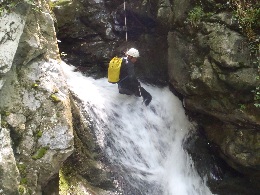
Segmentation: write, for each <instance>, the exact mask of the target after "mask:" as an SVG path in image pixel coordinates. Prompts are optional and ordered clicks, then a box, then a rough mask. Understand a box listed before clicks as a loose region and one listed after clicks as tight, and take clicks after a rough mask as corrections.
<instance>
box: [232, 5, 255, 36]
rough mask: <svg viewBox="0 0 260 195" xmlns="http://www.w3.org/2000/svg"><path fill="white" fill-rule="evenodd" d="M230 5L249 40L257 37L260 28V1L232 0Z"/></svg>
mask: <svg viewBox="0 0 260 195" xmlns="http://www.w3.org/2000/svg"><path fill="white" fill-rule="evenodd" d="M229 5H230V7H231V8H232V9H233V11H234V16H235V18H236V19H237V21H238V24H239V27H240V28H241V30H242V32H243V33H244V34H245V35H246V36H247V37H248V39H249V40H251V41H252V40H256V39H257V31H258V29H259V28H260V2H259V1H258V2H256V1H255V0H230V1H229Z"/></svg>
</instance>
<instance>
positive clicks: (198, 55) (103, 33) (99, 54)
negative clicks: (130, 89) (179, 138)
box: [54, 0, 260, 181]
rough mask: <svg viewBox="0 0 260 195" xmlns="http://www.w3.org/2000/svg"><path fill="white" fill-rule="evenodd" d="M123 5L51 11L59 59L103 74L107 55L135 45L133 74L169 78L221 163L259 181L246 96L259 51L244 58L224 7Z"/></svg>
mask: <svg viewBox="0 0 260 195" xmlns="http://www.w3.org/2000/svg"><path fill="white" fill-rule="evenodd" d="M123 2H124V1H123V0H118V1H98V2H97V1H91V0H89V1H81V0H76V1H73V2H71V3H69V4H67V5H66V6H64V7H56V8H55V9H54V12H55V14H56V18H57V27H58V29H59V32H58V37H59V39H61V43H60V48H61V50H62V51H64V52H65V53H68V54H69V55H68V56H70V57H67V58H66V57H65V58H64V59H65V60H67V61H68V62H71V63H73V64H74V65H76V66H84V67H85V68H84V70H87V71H89V72H91V74H93V73H96V72H100V71H102V70H103V71H104V72H105V70H106V68H107V66H106V64H107V62H108V60H109V59H110V58H111V57H112V56H113V55H115V54H120V52H121V51H123V50H124V49H125V48H127V47H132V46H134V47H137V48H138V49H139V50H140V53H141V58H140V64H142V65H143V66H138V68H137V69H138V70H137V71H138V73H140V72H141V73H142V74H141V75H142V76H144V77H146V79H147V78H149V79H151V80H156V81H160V80H163V81H167V80H169V82H170V84H171V85H172V86H174V88H175V89H176V91H177V92H178V93H179V94H180V96H182V98H183V102H184V106H185V108H186V109H187V110H188V111H191V112H192V113H193V117H194V118H195V119H196V120H197V121H198V123H199V125H200V126H201V127H203V129H204V131H205V133H206V135H207V138H208V140H209V141H212V142H213V143H214V144H216V145H217V146H218V148H219V150H218V151H219V154H220V155H221V156H222V158H223V159H225V161H226V162H227V163H228V164H229V165H230V166H232V167H233V168H235V169H236V170H238V171H239V172H241V173H243V174H246V175H249V176H250V177H253V178H259V164H260V154H259V143H260V142H259V127H260V126H259V125H260V118H259V112H260V111H259V108H257V107H256V106H255V105H254V104H256V103H259V102H256V100H255V98H257V97H256V96H255V95H257V94H256V93H257V92H255V93H252V90H255V89H257V87H258V86H259V84H260V82H259V79H258V78H259V72H258V68H259V67H258V66H259V59H257V55H259V48H256V49H255V50H254V51H253V52H252V41H251V43H250V41H249V39H248V37H246V36H245V33H244V32H243V31H241V29H240V28H239V24H238V21H237V20H235V19H234V15H232V9H230V7H229V4H226V1H222V0H215V1H208V0H203V1H190V0H185V1H183V0H182V1H180V0H176V1H168V0H162V1H158V0H152V1H131V2H127V4H126V11H125V12H124V9H123ZM71 6H72V7H73V8H75V9H70V7H71ZM124 13H126V16H127V29H128V31H127V32H128V41H127V42H125V31H124V25H125V24H124ZM192 14H193V15H192ZM257 17H259V16H257ZM258 25H259V24H258ZM258 27H259V26H258ZM257 37H258V39H257ZM257 44H258V46H259V32H258V34H256V38H255V42H254V45H256V46H257ZM105 73H106V72H105ZM105 73H104V74H103V75H102V76H104V75H105ZM258 181H259V179H258Z"/></svg>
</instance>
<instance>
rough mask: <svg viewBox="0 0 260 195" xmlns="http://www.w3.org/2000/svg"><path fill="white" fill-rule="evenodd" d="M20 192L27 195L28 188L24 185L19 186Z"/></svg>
mask: <svg viewBox="0 0 260 195" xmlns="http://www.w3.org/2000/svg"><path fill="white" fill-rule="evenodd" d="M18 191H19V194H20V195H22V194H26V188H25V187H24V186H23V185H19V188H18Z"/></svg>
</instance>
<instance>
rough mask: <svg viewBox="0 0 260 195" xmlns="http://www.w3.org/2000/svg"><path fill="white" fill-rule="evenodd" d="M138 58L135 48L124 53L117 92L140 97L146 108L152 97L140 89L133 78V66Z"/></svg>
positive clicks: (134, 77)
mask: <svg viewBox="0 0 260 195" xmlns="http://www.w3.org/2000/svg"><path fill="white" fill-rule="evenodd" d="M138 57H140V55H139V51H138V50H137V49H135V48H131V49H129V50H128V51H127V52H126V57H124V58H123V62H122V65H121V69H120V76H119V82H118V90H119V93H120V94H126V95H135V96H138V97H142V98H143V102H144V104H145V105H146V106H147V105H148V104H149V103H150V102H151V100H152V96H151V94H150V93H149V92H147V91H146V90H145V89H144V88H143V87H141V84H140V82H139V81H138V80H137V78H136V76H135V70H134V68H135V66H134V64H135V63H136V61H137V58H138Z"/></svg>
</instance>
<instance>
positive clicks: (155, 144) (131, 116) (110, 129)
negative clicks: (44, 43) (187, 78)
mask: <svg viewBox="0 0 260 195" xmlns="http://www.w3.org/2000/svg"><path fill="white" fill-rule="evenodd" d="M62 66H63V70H64V73H65V75H66V79H67V83H68V85H69V88H70V90H71V91H72V92H73V93H75V94H76V95H77V97H78V98H79V99H80V100H82V101H83V103H84V108H82V109H84V110H85V111H86V112H88V114H89V116H90V118H91V120H92V121H93V125H94V127H95V134H96V136H97V141H98V144H99V145H100V147H101V148H102V149H103V151H104V152H105V154H106V155H107V156H108V157H109V159H110V160H111V163H112V164H113V165H114V166H115V167H117V169H118V170H120V171H121V173H122V174H123V177H124V178H125V180H126V181H128V183H129V185H131V188H132V189H133V190H135V193H125V194H138V195H139V194H146V195H159V194H160V195H161V194H162V195H207V194H212V193H211V192H210V190H209V189H208V187H207V186H206V184H205V181H203V179H201V178H200V177H199V175H198V173H197V172H196V170H195V169H194V166H193V162H192V160H191V157H190V156H189V155H188V154H187V153H186V152H185V150H184V149H183V142H184V140H185V138H186V137H187V136H188V135H189V134H190V133H191V132H192V130H194V128H195V124H193V123H191V122H190V121H189V120H188V118H187V116H186V115H185V112H184V109H183V106H182V102H181V101H180V100H179V99H178V98H177V97H176V96H174V95H173V94H172V93H171V92H170V90H169V89H168V87H164V88H158V87H155V86H150V85H145V84H142V86H143V87H144V88H145V89H146V90H147V91H148V92H150V93H151V95H152V96H153V100H152V102H151V103H150V105H149V106H147V107H146V106H145V105H144V104H142V99H141V98H139V97H135V96H127V95H122V94H119V93H118V89H117V85H116V84H110V83H108V82H107V79H106V78H102V79H98V80H94V79H93V78H89V77H85V76H84V75H82V74H81V73H79V72H74V71H73V67H72V66H69V65H66V64H64V63H63V64H62Z"/></svg>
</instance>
